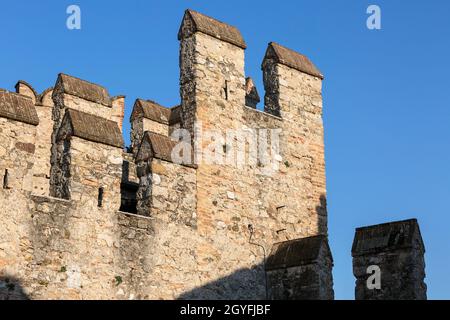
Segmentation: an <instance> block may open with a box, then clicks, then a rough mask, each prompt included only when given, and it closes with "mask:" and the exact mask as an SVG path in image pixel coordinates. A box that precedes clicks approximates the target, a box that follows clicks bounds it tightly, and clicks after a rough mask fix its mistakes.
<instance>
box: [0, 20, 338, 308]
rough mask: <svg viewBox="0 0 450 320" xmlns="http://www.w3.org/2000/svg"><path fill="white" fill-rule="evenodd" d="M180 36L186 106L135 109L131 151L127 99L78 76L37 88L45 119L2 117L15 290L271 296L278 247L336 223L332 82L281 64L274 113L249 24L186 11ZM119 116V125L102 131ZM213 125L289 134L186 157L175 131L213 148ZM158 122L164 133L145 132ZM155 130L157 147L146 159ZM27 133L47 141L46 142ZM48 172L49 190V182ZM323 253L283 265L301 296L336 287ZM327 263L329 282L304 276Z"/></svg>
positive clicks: (7, 250)
mask: <svg viewBox="0 0 450 320" xmlns="http://www.w3.org/2000/svg"><path fill="white" fill-rule="evenodd" d="M180 40H181V42H180V68H181V70H180V96H181V105H180V106H178V107H175V108H172V109H167V110H170V113H169V114H167V115H166V116H165V118H164V119H162V118H161V115H162V114H163V115H164V114H166V113H167V111H166V109H160V108H159V107H157V109H158V110H159V112H160V113H159V118H158V117H153V116H145V112H144V110H142V112H141V113H139V112H137V113H136V117H133V120H134V121H132V133H131V134H132V141H133V146H132V147H133V148H132V149H133V150H132V151H133V152H131V150H129V151H130V153H124V151H123V150H122V149H121V148H120V147H119V143H115V142H114V143H110V142H109V141H110V139H113V140H114V141H118V140H119V139H118V137H119V136H120V128H121V121H122V120H121V119H122V118H121V117H122V116H123V112H122V110H123V102H124V101H123V98H121V97H117V98H110V97H109V95H108V93H107V91H106V89H104V88H103V87H101V86H98V85H94V84H91V83H89V82H86V81H83V80H80V79H76V78H73V77H70V76H65V75H61V76H59V78H58V80H57V82H56V84H55V87H54V89H53V90H50V91H47V92H44V93H43V94H42V95H40V96H37V97H36V104H37V105H38V107H37V109H38V114H39V117H41V116H42V119H45V120H44V121H43V124H42V126H41V123H40V124H39V126H38V127H37V129H36V127H35V126H33V125H30V124H27V123H23V122H19V121H12V120H11V119H7V118H4V117H0V173H1V174H3V173H4V172H5V170H6V169H8V172H9V179H8V181H9V183H8V188H5V189H3V188H0V211H1V212H7V214H4V215H0V225H2V226H5V227H4V230H3V232H2V233H0V278H1V277H4V278H5V279H6V277H7V279H10V280H8V281H10V282H14V283H16V284H17V289H16V288H15V289H14V290H11V292H9V291H7V292H6V293H5V294H4V295H3V296H2V297H18V296H19V295H20V294H21V293H23V294H24V295H25V296H26V297H29V298H37V299H174V298H185V299H232V298H234V299H261V298H265V297H266V294H267V292H266V283H265V280H264V279H265V265H264V256H265V252H268V251H269V249H270V248H271V247H272V246H273V244H274V243H279V242H283V241H286V240H288V239H297V238H305V237H311V236H317V235H326V234H327V211H326V188H325V161H324V150H323V149H324V145H323V125H322V97H321V78H320V77H316V76H312V75H310V74H308V73H306V72H302V71H301V70H297V69H296V68H293V67H290V66H288V65H286V63H283V61H281V60H276V59H271V60H270V61H267V63H265V64H264V67H263V69H264V70H263V72H264V82H265V88H266V94H265V97H266V99H265V100H266V109H265V110H266V111H267V112H261V111H259V110H256V109H254V108H249V107H247V106H246V97H249V94H250V96H251V97H252V98H253V99H255V98H256V95H255V93H256V88H255V87H252V88H250V86H249V83H248V82H247V87H246V80H245V79H246V77H245V72H244V48H245V43H244V41H243V39H242V37H241V35H240V33H239V31H237V29H235V28H233V27H230V26H228V25H226V24H223V23H220V22H218V21H216V20H213V19H211V18H208V17H205V16H203V15H199V14H197V13H193V12H187V13H186V15H185V19H184V20H183V23H182V27H181V29H180ZM25 89H26V90H28V89H27V88H25ZM25 89H21V90H25ZM28 91H29V90H28ZM28 91H27V92H28ZM23 92H25V91H23ZM27 94H30V95H31V93H30V92H28V93H27ZM50 96H51V97H52V99H51V100H50V98H49V97H50ZM29 100H30V102H32V99H29ZM69 109H70V110H71V111H67V110H69ZM152 110H153V109H152ZM153 111H155V110H153ZM65 114H68V115H74V114H75V115H79V114H87V115H83V116H82V117H80V119H79V121H78V124H77V123H75V124H74V119H73V117H70V119H68V120H67V119H66V120H64V121H63V118H64V115H65ZM157 115H158V114H157ZM94 118H95V119H96V120H95V121H92V119H94ZM85 119H88V121H85ZM89 119H90V120H89ZM155 119H156V120H155ZM161 119H162V120H161ZM69 120H70V121H69ZM75 122H76V121H75ZM161 122H162V123H161ZM105 123H109V124H111V126H112V124H114V126H115V128H114V130H112V131H109V130H106V129H105V130H103V131H102V130H100V131H101V132H100V133H101V139H100V138H98V139H97V138H96V139H93V138H92V139H88V136H96V135H97V134H98V132H97V131H99V129H98V128H99V126H102V125H103V124H105ZM200 123H201V124H202V128H203V130H205V131H211V130H214V131H217V132H218V133H220V134H221V135H222V136H225V134H226V133H227V131H229V130H230V129H231V130H237V132H243V133H244V134H245V135H249V136H250V137H254V135H255V134H256V135H259V136H260V137H261V138H260V139H261V141H263V142H265V143H268V144H269V142H271V141H272V139H275V138H273V137H272V136H270V134H269V135H268V136H264V133H263V131H259V129H260V128H263V129H277V130H278V131H279V136H280V145H279V148H278V147H276V146H270V144H269V145H268V146H267V147H266V148H262V149H263V151H261V152H267V153H271V154H272V155H273V159H272V160H271V161H269V162H267V163H266V162H262V161H260V162H258V161H256V159H254V158H252V157H249V159H248V161H247V162H246V163H245V165H243V166H240V165H233V164H220V163H206V162H202V161H199V162H198V163H197V164H196V165H187V164H184V165H180V164H177V163H175V162H174V161H172V160H173V159H171V158H169V151H171V150H172V149H173V143H172V142H171V143H169V142H168V141H169V140H170V138H169V135H170V134H171V133H172V132H173V131H174V130H175V129H177V128H180V129H186V130H188V131H189V133H190V134H191V137H193V138H195V139H194V140H193V141H192V149H194V151H198V149H201V150H205V149H207V147H208V145H209V144H210V142H211V141H208V139H207V138H205V137H203V139H201V138H199V136H198V135H196V134H195V133H199V132H198V131H199V130H200V129H198V125H199V124H200ZM86 124H91V125H90V126H89V127H87V126H86ZM106 127H108V128H109V125H108V126H106ZM106 127H105V128H106ZM80 128H81V129H80ZM77 130H78V131H77ZM96 130H97V131H96ZM36 131H37V133H36ZM146 131H150V132H151V133H147V134H146V136H147V137H150V139H143V137H144V133H145V132H146ZM278 131H277V132H278ZM85 133H86V134H85ZM105 133H106V134H105ZM88 134H89V135H88ZM152 137H156V138H155V139H151V138H152ZM142 141H144V143H143V144H142V146H143V150H144V151H146V152H147V151H148V152H147V153H146V154H145V156H142V157H139V156H138V157H136V156H137V154H136V153H137V150H139V146H140V145H141V142H142ZM170 141H171V140H170ZM233 141H237V140H236V139H235V140H233ZM233 141H232V142H231V143H230V144H228V142H227V144H223V145H220V148H219V149H220V150H222V151H223V156H224V157H230V158H233V157H234V156H235V155H234V154H233V152H234V151H233V150H235V148H236V143H237V142H236V143H235V142H233ZM16 143H21V146H31V145H35V152H34V154H33V153H30V152H27V151H29V148H16V147H15V145H16ZM50 146H51V148H50ZM145 148H147V149H145ZM248 148H249V149H250V146H249V147H248ZM252 148H253V146H252ZM24 149H27V150H24ZM36 159H38V161H35V160H36ZM197 160H198V159H197ZM44 163H45V164H44ZM49 169H50V170H49ZM49 171H50V173H49V175H50V184H49V185H50V187H49V189H48V190H49V191H45V190H44V189H42V190H41V186H44V185H45V183H46V181H45V180H39V179H46V176H47V175H48V172H49ZM47 183H48V182H47ZM36 186H38V188H35V187H36ZM32 187H33V188H32ZM133 188H134V189H133ZM31 191H33V193H37V194H34V195H31ZM48 193H49V194H50V195H52V196H55V197H57V198H52V197H49V196H48ZM133 201H134V202H133ZM124 203H126V204H127V205H126V206H123V204H124ZM133 205H135V208H133ZM119 209H120V210H122V209H123V210H124V211H127V212H118V210H119ZM133 210H134V211H133ZM134 213H137V214H134ZM249 225H251V228H249ZM318 256H319V257H322V255H321V254H319V255H318ZM318 259H319V260H320V259H321V258H318ZM319 260H317V259H316V260H315V261H316V262H313V263H311V264H308V265H301V266H293V267H289V268H287V269H289V270H288V274H287V275H286V274H285V273H282V274H280V275H279V276H277V277H278V278H277V279H279V281H285V280H283V279H300V280H299V281H298V282H296V283H297V284H298V287H296V288H295V290H294V291H293V292H294V293H292V294H291V293H289V295H288V298H299V297H303V296H307V297H313V293H314V292H315V293H314V294H316V293H317V292H319V291H320V290H325V291H326V290H328V289H329V288H330V287H331V285H332V280H331V277H329V278H327V277H326V276H323V275H322V274H328V273H327V272H328V268H330V266H329V265H327V264H326V263H327V262H326V261H325V262H321V261H319ZM327 261H328V260H327ZM318 266H321V267H318ZM322 266H324V267H322ZM270 272H280V270H279V269H277V270H272V271H270ZM304 275H307V276H306V277H305V276H304ZM315 275H318V276H319V277H320V279H321V280H320V281H322V282H321V284H320V285H319V287H320V288H319V289H320V290H319V289H318V288H317V287H314V286H305V285H303V282H302V281H304V280H305V279H306V280H308V279H309V280H311V279H317V278H316V276H315ZM306 280H305V281H306ZM309 280H308V281H309ZM1 281H3V282H1ZM276 281H278V280H276ZM276 283H277V282H274V287H273V288H271V289H273V290H277V289H276ZM308 283H311V281H309V282H308ZM315 283H316V282H315ZM3 284H5V286H4V287H7V284H6V280H1V279H0V292H2V293H1V294H3V293H4V292H5V291H1V290H2V289H1V287H2V285H3ZM10 287H11V286H10ZM19 287H20V288H19ZM19 289H20V290H19ZM289 290H290V289H289ZM318 290H319V291H318ZM272 292H275V291H272ZM326 292H327V294H328V293H329V291H326ZM283 294H284V293H283ZM324 296H325V293H323V292H322V291H320V294H318V295H317V296H316V297H318V298H323V297H324ZM277 297H281V294H280V295H278V296H277ZM273 298H276V296H275V295H274V296H273Z"/></svg>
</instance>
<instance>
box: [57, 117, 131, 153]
mask: <svg viewBox="0 0 450 320" xmlns="http://www.w3.org/2000/svg"><path fill="white" fill-rule="evenodd" d="M66 124H69V125H70V129H69V132H68V134H69V135H72V136H75V137H78V138H81V139H85V140H88V141H92V142H98V143H102V144H106V145H109V146H113V147H117V148H123V138H122V133H121V132H120V129H119V126H118V125H117V122H115V121H111V120H107V119H104V118H101V117H98V116H94V115H92V114H89V113H85V112H81V111H77V110H73V109H67V111H66V114H65V115H64V119H63V121H62V125H61V129H63V128H64V126H65V125H66ZM61 129H60V133H61V132H62V131H61ZM58 138H60V134H59V133H58Z"/></svg>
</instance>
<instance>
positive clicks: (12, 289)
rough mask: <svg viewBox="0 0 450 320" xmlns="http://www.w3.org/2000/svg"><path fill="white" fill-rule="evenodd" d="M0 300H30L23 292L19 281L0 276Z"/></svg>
mask: <svg viewBox="0 0 450 320" xmlns="http://www.w3.org/2000/svg"><path fill="white" fill-rule="evenodd" d="M0 300H30V298H29V297H28V295H27V294H26V293H25V291H24V290H23V287H22V285H21V282H20V280H18V279H16V278H14V277H8V276H0Z"/></svg>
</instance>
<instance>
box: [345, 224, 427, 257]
mask: <svg viewBox="0 0 450 320" xmlns="http://www.w3.org/2000/svg"><path fill="white" fill-rule="evenodd" d="M417 245H418V246H419V248H421V249H423V251H424V252H425V246H424V244H423V240H422V236H421V234H420V229H419V224H418V223H417V220H416V219H410V220H404V221H396V222H390V223H383V224H378V225H374V226H368V227H362V228H357V229H356V233H355V238H354V240H353V246H352V256H353V257H355V256H361V255H366V254H375V253H379V252H386V251H394V250H397V249H403V248H412V247H414V246H417Z"/></svg>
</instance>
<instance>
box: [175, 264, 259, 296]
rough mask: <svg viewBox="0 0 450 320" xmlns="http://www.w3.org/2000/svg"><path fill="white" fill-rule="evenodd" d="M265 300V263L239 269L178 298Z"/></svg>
mask: <svg viewBox="0 0 450 320" xmlns="http://www.w3.org/2000/svg"><path fill="white" fill-rule="evenodd" d="M213 299H215V300H264V299H266V284H265V271H264V266H263V264H259V265H257V266H254V267H252V268H245V269H239V270H237V271H235V272H233V273H232V274H230V275H228V276H226V277H223V278H220V279H218V280H216V281H213V282H210V283H208V284H206V285H204V286H201V287H198V288H195V289H193V290H191V291H188V292H185V293H183V294H182V295H180V296H179V297H178V300H213Z"/></svg>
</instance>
